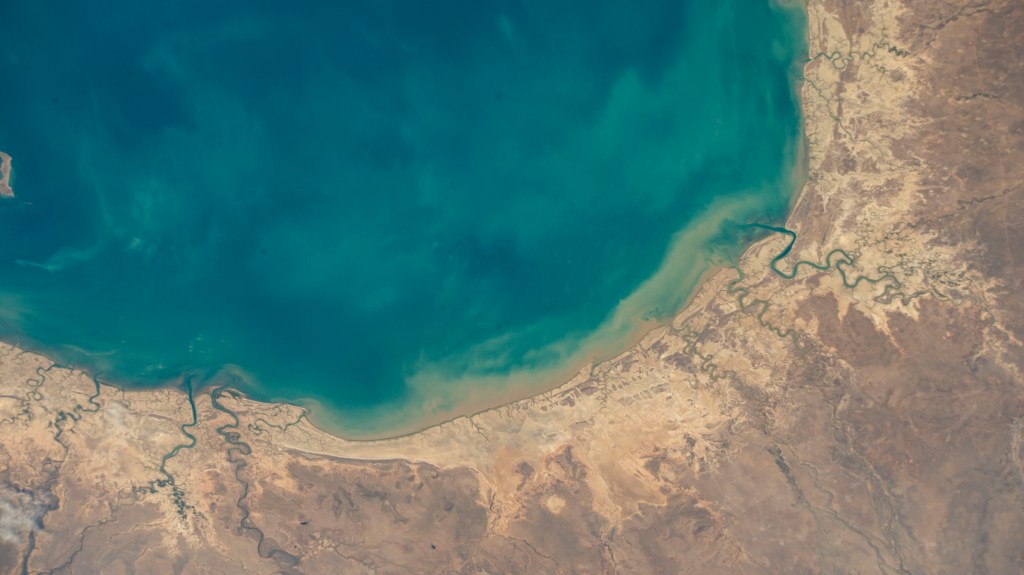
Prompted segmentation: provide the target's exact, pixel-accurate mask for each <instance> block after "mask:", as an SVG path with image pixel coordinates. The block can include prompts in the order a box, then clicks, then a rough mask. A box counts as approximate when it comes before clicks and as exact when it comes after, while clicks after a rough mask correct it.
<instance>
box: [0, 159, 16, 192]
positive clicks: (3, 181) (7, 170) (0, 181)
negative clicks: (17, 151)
mask: <svg viewBox="0 0 1024 575" xmlns="http://www.w3.org/2000/svg"><path fill="white" fill-rule="evenodd" d="M13 197H14V189H12V188H11V156H10V155H8V154H5V153H3V152H0V198H13Z"/></svg>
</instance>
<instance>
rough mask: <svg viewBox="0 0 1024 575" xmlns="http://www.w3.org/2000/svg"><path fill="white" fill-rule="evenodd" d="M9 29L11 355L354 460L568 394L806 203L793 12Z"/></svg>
mask: <svg viewBox="0 0 1024 575" xmlns="http://www.w3.org/2000/svg"><path fill="white" fill-rule="evenodd" d="M115 4H116V5H117V6H116V7H115V6H111V7H107V8H104V9H97V8H96V6H95V5H94V4H91V3H84V2H72V3H57V2H45V1H44V2H35V1H27V0H15V1H13V2H9V3H8V4H7V5H5V9H4V17H3V18H2V19H0V77H3V78H4V89H3V90H0V149H2V150H3V151H5V152H7V153H9V154H10V155H11V156H12V157H13V158H14V161H15V164H16V170H17V197H15V198H3V201H0V337H2V338H4V339H7V340H10V341H15V342H19V343H21V344H22V345H23V346H26V347H29V348H32V349H38V350H42V351H45V352H47V353H49V354H51V355H52V356H53V357H55V358H56V359H58V360H59V361H61V362H66V363H72V364H75V365H80V366H83V367H86V368H89V369H92V370H94V371H100V372H102V374H103V375H102V378H103V379H104V380H108V381H112V382H115V383H119V384H123V385H130V386H145V385H164V384H167V383H168V382H173V381H176V380H179V379H180V378H181V377H182V376H183V375H184V374H189V375H192V376H194V381H196V382H201V381H204V380H206V381H207V382H208V383H224V382H225V381H230V382H231V383H232V384H233V385H235V386H237V387H239V388H241V389H242V390H244V391H246V392H247V393H250V394H252V395H253V396H255V397H257V398H261V399H278V398H283V399H288V400H292V401H311V402H312V401H315V402H317V403H319V404H321V405H322V406H323V407H322V409H321V410H319V411H320V416H319V417H320V419H321V420H322V421H327V420H330V421H332V422H333V423H334V424H336V425H337V426H338V427H340V428H341V429H342V430H345V431H348V432H351V433H355V434H358V433H381V432H386V431H387V430H390V429H399V428H406V427H408V426H409V425H412V424H410V422H417V421H424V422H425V421H430V420H432V419H435V418H438V417H443V416H444V415H445V414H449V413H454V412H457V411H459V410H461V409H464V408H465V407H466V406H467V405H470V404H473V405H478V404H479V405H483V404H487V403H488V401H491V400H492V399H493V398H498V397H502V396H505V395H508V394H515V393H519V392H527V391H531V390H532V391H537V390H540V389H543V387H545V386H550V385H552V384H554V383H557V382H558V380H559V378H564V377H566V375H567V374H570V373H572V372H573V371H574V370H575V369H578V368H579V367H580V366H582V365H584V364H585V363H586V362H587V361H588V360H589V359H592V358H595V357H601V356H603V355H608V354H611V353H614V352H615V351H616V350H618V349H621V347H622V346H624V345H625V344H626V343H627V342H628V341H629V339H630V338H632V337H635V336H636V334H637V333H638V331H639V330H641V329H643V327H644V326H645V325H648V324H645V321H646V322H650V321H652V320H658V319H662V318H665V317H667V316H670V315H671V313H672V312H673V311H675V310H677V309H678V307H679V306H680V305H681V303H682V302H683V301H684V300H685V299H686V297H687V295H688V294H689V293H690V291H691V290H692V289H693V287H694V286H695V285H696V283H697V280H698V278H699V277H700V275H701V273H703V272H704V271H705V270H707V269H708V267H709V265H710V264H711V263H712V261H713V260H715V258H718V260H719V261H725V260H727V259H728V258H729V257H731V256H735V254H737V253H738V251H739V250H740V249H741V248H742V247H743V243H744V242H745V241H748V240H749V234H747V233H746V232H745V231H744V230H745V228H741V227H740V226H739V225H738V224H742V223H745V222H750V221H762V222H770V221H773V220H778V219H779V218H781V217H782V216H783V215H784V214H785V211H786V208H787V205H788V201H789V198H790V194H791V193H792V192H793V191H794V187H795V183H796V182H795V181H794V179H795V178H796V179H798V177H799V170H798V169H797V167H798V159H799V158H798V155H799V138H800V121H799V119H800V115H799V107H798V95H797V94H796V93H795V91H794V86H795V83H796V82H797V80H798V76H799V67H800V65H801V64H802V62H803V57H804V51H805V45H804V33H805V30H804V22H803V18H804V15H803V12H802V11H801V10H800V9H798V8H786V7H781V6H777V5H775V4H772V3H770V2H768V1H757V2H746V1H740V0H725V1H722V2H697V1H692V0H686V1H678V0H677V1H655V0H642V1H638V2H603V3H602V2H599V3H593V2H582V1H566V2H529V1H524V2H512V1H499V2H462V1H459V2H435V3H423V2H412V1H409V0H391V1H374V2H361V1H354V2H342V3H337V2H321V3H305V4H303V5H298V6H297V5H287V6H286V5H284V4H280V3H270V2H232V1H229V2H219V3H212V4H211V3H209V2H202V3H200V2H194V1H185V2H178V3H174V4H173V5H160V6H155V5H149V4H145V3H137V2H124V1H118V2H115Z"/></svg>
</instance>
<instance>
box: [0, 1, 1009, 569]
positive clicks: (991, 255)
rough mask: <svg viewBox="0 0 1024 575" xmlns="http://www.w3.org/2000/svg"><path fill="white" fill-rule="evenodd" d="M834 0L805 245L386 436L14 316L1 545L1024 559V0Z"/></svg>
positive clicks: (135, 564) (2, 550)
mask: <svg viewBox="0 0 1024 575" xmlns="http://www.w3.org/2000/svg"><path fill="white" fill-rule="evenodd" d="M807 10H808V16H809V22H808V26H809V46H810V54H811V56H812V58H811V61H810V62H809V63H808V65H807V66H806V70H805V73H806V81H805V83H804V85H803V88H802V90H803V93H802V96H803V101H804V112H805V122H806V132H807V146H808V150H807V154H808V160H807V161H808V170H809V178H808V181H807V183H806V186H805V187H804V189H803V190H802V191H801V192H800V193H799V196H798V198H797V200H796V203H795V205H794V208H793V210H792V213H791V214H790V218H789V220H788V222H787V223H786V227H787V228H789V229H791V230H793V231H795V232H796V234H797V236H796V240H795V242H794V244H793V248H792V250H791V251H790V252H789V253H788V254H787V255H786V256H785V257H784V258H781V259H779V260H778V261H777V262H776V261H773V260H774V258H775V256H776V255H778V254H780V253H782V252H783V251H784V249H785V248H786V246H787V244H788V242H789V241H790V237H789V236H786V235H784V234H773V235H772V236H770V237H768V238H767V239H765V240H762V241H761V242H759V243H757V244H756V245H754V246H753V247H752V248H751V249H750V250H749V251H748V252H747V253H746V254H745V255H744V257H743V259H742V263H741V266H740V267H741V269H726V270H723V271H721V272H719V273H718V274H717V275H715V276H713V277H712V278H710V279H709V280H708V281H707V282H706V283H705V284H704V285H703V287H702V288H701V291H700V292H699V293H698V294H697V295H696V297H695V298H694V299H693V301H692V302H691V303H690V305H688V307H687V308H686V309H685V310H684V311H683V312H682V313H681V314H680V315H679V316H678V317H677V318H676V319H675V321H674V322H673V323H672V324H671V325H670V326H666V327H663V328H659V329H658V330H656V331H654V332H652V333H651V334H649V335H648V336H647V337H646V338H645V339H644V341H643V342H642V343H641V344H640V345H639V346H637V347H636V348H635V349H631V350H629V351H627V352H626V353H623V354H622V355H621V356H619V357H617V358H615V359H614V360H611V361H608V362H606V363H603V364H600V365H596V366H593V367H591V368H588V369H586V370H584V371H582V372H581V373H580V374H579V375H578V376H577V377H576V378H575V379H573V380H572V381H571V382H569V383H568V384H566V385H564V386H562V387H560V388H558V389H555V390H552V391H550V392H548V393H545V394H543V395H540V396H537V397H534V398H531V399H528V400H524V401H520V402H516V403H512V404H509V405H506V406H503V407H499V408H496V409H492V410H489V411H485V412H483V413H480V414H478V415H475V416H473V417H468V418H466V417H464V418H460V419H456V420H454V421H452V422H450V423H447V424H444V425H441V426H438V427H433V428H430V429H428V430H426V431H423V432H421V433H417V434H414V435H409V436H405V437H401V438H397V439H390V440H382V441H373V442H350V441H345V440H342V439H339V438H336V437H334V436H331V435H329V434H327V433H324V432H322V431H319V430H318V429H316V428H315V427H314V426H312V425H310V424H309V423H308V422H307V420H306V419H305V416H304V412H303V410H302V409H300V408H298V407H294V406H289V405H271V404H263V403H257V402H253V401H250V400H247V399H245V398H244V397H241V396H239V395H238V394H237V393H235V392H232V391H231V390H229V389H216V390H206V391H203V392H197V393H195V395H194V397H190V396H189V395H188V394H186V393H184V392H182V391H176V390H170V389H168V390H157V391H152V390H150V391H122V390H119V389H117V388H114V387H108V386H103V385H99V384H98V383H96V382H94V380H93V379H92V378H91V377H89V376H88V375H87V374H85V373H83V372H81V371H77V370H74V369H69V368H66V367H62V366H57V365H54V364H53V363H52V361H50V360H48V359H46V358H44V357H42V356H39V355H36V354H32V353H27V352H24V351H21V350H19V349H17V348H15V347H12V346H9V345H3V346H2V347H0V573H19V574H29V573H47V574H50V573H54V574H55V573H67V574H88V573H109V574H121V573H125V574H127V573H268V574H269V573H304V574H317V573H324V574H337V573H396V574H397V573H481V574H482V573H488V574H498V573H665V574H673V573H728V574H734V573H792V574H799V573H882V574H890V573H892V574H897V573H904V574H910V573H912V574H918V573H922V574H923V573H949V574H955V575H961V574H967V573H997V574H1004V573H1005V574H1012V573H1024V374H1022V370H1024V289H1022V288H1024V285H1022V283H1024V263H1018V262H1016V260H1017V259H1018V255H1017V254H1019V253H1024V95H1022V92H1024V90H1022V89H1024V42H1022V39H1024V3H1022V2H1020V1H1019V0H1004V1H991V2H988V1H972V2H960V1H958V2H940V1H936V0H865V1H863V2H837V1H832V0H828V1H824V2H818V1H812V2H809V4H808V6H807Z"/></svg>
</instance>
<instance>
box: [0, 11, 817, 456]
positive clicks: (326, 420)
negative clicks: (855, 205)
mask: <svg viewBox="0 0 1024 575" xmlns="http://www.w3.org/2000/svg"><path fill="white" fill-rule="evenodd" d="M800 6H801V7H800V8H794V7H792V6H784V5H782V6H779V7H777V8H776V9H779V10H794V9H799V10H801V11H802V12H804V14H805V15H806V8H805V6H804V5H803V4H801V5H800ZM804 33H805V38H804V46H805V47H806V41H807V38H806V34H808V33H809V30H808V29H807V27H806V23H805V25H804ZM810 63H811V62H810V60H808V59H806V58H805V59H804V62H803V63H794V66H795V67H798V68H799V69H800V70H801V71H802V70H803V69H804V67H805V66H807V65H810ZM801 81H802V74H800V75H794V78H793V81H792V84H791V85H792V89H793V90H794V92H795V100H796V101H797V102H799V103H800V108H799V110H798V113H799V119H798V123H799V126H800V131H799V137H798V138H796V141H795V142H793V145H794V146H795V149H794V150H793V151H792V152H790V155H791V156H792V162H791V163H792V169H791V171H790V173H789V174H788V175H787V176H786V178H785V179H786V180H787V182H786V183H785V184H782V185H784V186H785V187H786V188H788V189H789V190H790V192H789V193H788V194H787V196H788V198H787V202H786V204H787V206H786V208H785V212H784V213H783V219H784V220H788V219H789V218H790V216H791V214H792V211H793V208H794V206H796V205H797V203H798V202H799V201H800V195H801V192H802V190H803V188H804V186H805V184H806V177H807V161H806V156H807V154H806V151H807V138H806V130H805V127H804V122H805V119H806V118H805V114H804V113H803V102H804V97H803V94H802V89H803V87H802V84H801ZM0 155H2V156H3V157H4V159H5V165H6V166H8V168H9V166H10V157H9V156H6V154H2V152H0ZM6 175H7V174H6V173H5V176H6ZM5 181H6V180H5ZM12 197H13V194H12ZM746 203H747V200H746V198H745V197H743V196H738V197H736V198H733V199H731V200H721V199H720V200H715V201H713V202H712V203H711V204H710V205H709V206H707V207H706V208H705V209H704V210H703V211H702V212H701V213H699V214H697V215H695V216H694V218H693V220H692V221H691V224H690V225H688V226H686V227H684V228H683V229H682V230H680V231H679V232H677V233H676V234H675V235H674V236H673V239H672V241H671V243H670V246H669V248H668V249H667V250H666V255H665V256H664V259H663V261H662V263H661V264H660V265H659V267H658V269H657V270H656V272H655V274H654V275H653V276H652V277H651V278H648V279H647V280H646V281H645V282H644V283H643V284H641V285H640V286H638V288H637V289H636V290H634V292H633V293H632V294H630V295H629V296H627V297H626V298H624V299H623V300H622V301H621V302H620V304H619V305H618V306H616V308H615V309H614V310H613V311H612V312H611V313H610V314H609V317H608V318H607V319H606V320H605V321H604V322H602V324H601V326H600V327H598V328H597V329H596V330H595V331H594V332H593V333H591V334H590V335H588V336H587V337H586V338H584V339H583V340H582V341H581V342H579V343H578V346H577V347H578V349H576V350H575V351H572V352H570V353H568V355H566V354H565V353H564V352H562V351H556V353H557V354H558V355H559V356H560V359H558V360H557V361H556V362H555V365H554V366H550V367H544V368H540V369H538V370H527V369H524V370H518V371H516V372H513V373H511V374H505V375H502V376H494V377H482V378H463V379H461V380H456V381H455V382H454V383H452V380H451V378H449V377H448V376H446V375H445V374H444V373H443V371H441V370H436V371H433V372H432V371H431V369H430V368H429V367H428V368H427V369H425V370H422V371H421V372H420V373H419V374H418V376H417V377H416V378H414V380H412V381H410V382H408V384H409V386H410V389H411V393H412V394H413V396H414V398H415V399H413V400H409V401H406V402H403V405H404V409H402V410H397V409H395V406H393V405H387V404H385V405H382V406H380V407H378V408H375V409H373V410H369V411H371V412H372V413H373V415H371V416H370V417H367V416H366V414H365V413H364V414H361V415H359V416H357V417H358V418H359V419H362V420H370V421H372V422H373V423H371V425H374V426H379V428H378V429H373V430H367V429H366V427H365V426H359V427H357V426H354V425H353V424H352V423H351V421H349V422H346V419H345V418H346V417H349V416H350V415H352V414H351V413H345V412H344V411H341V412H339V411H338V410H335V409H333V408H330V407H326V406H324V405H323V404H322V403H321V402H320V401H319V399H318V398H316V397H308V398H299V399H291V398H275V397H273V394H268V395H270V397H269V399H266V400H263V399H262V398H261V399H254V398H253V397H252V396H251V395H250V394H249V393H247V392H246V391H245V390H244V389H241V388H239V387H236V386H232V385H231V384H225V383H224V382H223V378H222V377H219V376H220V375H222V374H225V373H226V374H227V376H228V378H229V379H231V378H234V377H235V376H236V375H237V373H244V371H243V370H237V372H236V369H235V367H233V366H224V367H222V368H221V370H219V371H218V372H215V373H213V374H209V377H207V378H206V381H204V382H203V383H202V385H201V387H199V388H198V389H196V390H195V394H196V395H197V396H198V395H202V394H209V393H211V392H212V390H215V389H221V390H223V389H230V390H231V391H232V392H233V393H234V394H237V395H239V396H243V397H245V398H246V401H249V402H253V403H257V404H261V405H264V406H267V407H271V406H275V405H278V404H283V405H289V406H292V407H296V408H301V409H302V410H303V411H304V417H305V419H306V420H307V421H308V422H310V424H312V425H315V426H316V427H317V428H318V429H319V430H320V431H322V432H323V433H326V434H329V435H332V436H335V437H338V438H339V439H343V440H346V441H380V440H388V439H397V438H403V437H408V436H411V435H415V434H417V433H420V432H423V431H425V430H429V429H431V428H435V427H439V426H444V425H446V424H450V423H452V422H456V421H460V420H471V419H472V418H473V417H475V416H477V415H480V414H482V413H486V412H489V411H494V410H500V409H502V408H506V407H508V406H509V405H512V404H515V403H517V402H522V401H524V400H529V399H531V398H536V397H540V396H544V395H548V394H553V393H556V392H558V391H559V390H563V389H567V388H570V387H572V386H574V385H577V384H578V383H579V382H580V381H582V380H584V379H586V378H587V377H589V376H590V374H591V373H593V372H594V370H595V369H596V368H597V367H599V366H600V365H602V364H606V363H609V362H612V361H614V360H615V359H616V358H619V357H621V356H623V355H625V354H628V353H630V352H631V351H633V350H634V349H635V348H637V346H639V345H640V344H641V342H642V341H644V340H645V339H647V338H648V337H649V336H650V335H651V334H652V333H654V332H658V331H659V330H662V329H663V328H666V327H667V326H671V325H673V324H675V323H678V322H679V318H680V317H684V316H690V315H693V314H695V313H698V311H699V310H697V309H693V310H691V306H692V302H694V301H696V300H697V299H698V298H699V299H701V300H707V299H708V298H709V297H712V296H713V295H714V294H713V293H706V292H707V289H708V286H710V285H715V286H718V287H717V288H716V289H722V286H724V285H725V283H726V280H725V279H723V278H724V277H725V276H726V275H729V274H730V270H732V269H733V267H732V266H729V267H724V266H721V265H717V264H714V263H712V261H711V260H712V259H713V256H714V247H713V246H712V245H711V243H712V242H711V239H712V238H713V237H714V236H715V235H716V234H717V233H719V232H720V231H721V229H722V227H723V226H725V225H729V223H728V222H738V221H739V220H742V219H743V217H741V218H738V219H737V218H734V217H730V214H735V213H744V212H746V213H748V214H749V213H750V212H756V211H757V209H752V208H750V207H749V206H745V205H744V204H746ZM744 208H746V209H744ZM758 209H759V208H758ZM744 217H749V216H744ZM693 236H698V237H699V238H700V239H693ZM770 241H771V238H764V239H762V240H759V241H756V242H753V243H749V244H747V245H746V246H744V247H743V248H742V249H741V250H740V252H739V253H738V254H737V255H736V256H735V258H736V261H743V259H744V258H746V257H747V254H749V253H750V252H751V251H753V250H755V249H759V248H758V246H759V245H762V244H764V243H765V242H770ZM688 245H690V246H692V245H701V246H704V247H706V248H710V249H701V250H693V252H692V253H686V250H685V247H686V246H688ZM702 260H703V261H702ZM680 286H682V287H680ZM666 290H671V291H673V292H676V293H683V294H685V297H682V298H680V301H679V303H678V304H676V305H674V306H673V308H672V311H671V312H669V313H664V312H663V313H662V314H661V317H660V318H658V319H642V320H639V321H638V320H637V318H647V317H648V314H649V313H650V311H651V309H652V306H656V305H657V304H656V303H655V302H659V301H660V302H664V301H670V300H671V297H670V296H666V295H664V294H665V292H666ZM649 292H655V295H653V296H652V295H651V293H649ZM9 345H13V344H9ZM564 345H565V342H556V343H554V344H552V345H550V346H549V347H548V348H546V349H547V350H551V349H555V350H558V349H559V348H560V347H564ZM14 347H16V348H17V349H22V348H20V347H18V346H16V345H15V346H14ZM22 351H25V352H28V353H34V354H38V355H40V356H42V357H45V358H46V359H47V361H50V362H51V363H52V364H53V365H58V363H57V361H56V360H54V358H53V357H50V356H48V355H47V354H46V352H39V351H35V350H32V349H30V348H26V349H22ZM72 369H78V370H82V371H84V372H85V373H90V371H91V370H89V369H88V368H83V367H81V366H72ZM100 373H101V372H100ZM90 376H91V377H92V375H90ZM97 377H98V376H97ZM190 377H192V376H190V375H189V374H182V375H180V376H176V377H174V378H171V379H169V380H167V381H166V382H165V383H163V384H156V385H151V386H145V387H135V386H123V385H119V384H118V383H117V382H116V381H111V382H104V383H101V384H100V385H103V386H107V387H110V388H112V389H116V390H119V391H121V392H122V393H129V392H131V393H134V392H146V391H149V390H154V391H160V390H173V391H175V392H178V393H182V394H185V393H186V392H185V389H184V386H183V383H182V382H183V381H185V380H186V379H189V378H190ZM243 377H244V376H243ZM438 381H446V382H449V385H446V386H440V385H438V384H437V383H438ZM442 389H443V390H444V395H443V397H442V396H439V395H438V390H442ZM423 406H426V407H424V409H423V413H415V412H416V411H418V410H419V409H420V408H421V407H423ZM381 421H389V422H390V423H388V424H383V425H381V424H380V423H379V422H381Z"/></svg>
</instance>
